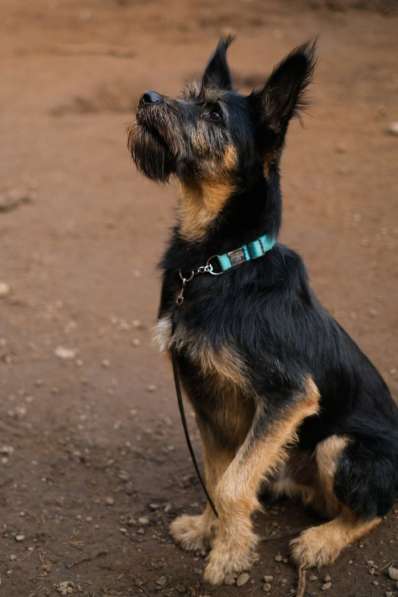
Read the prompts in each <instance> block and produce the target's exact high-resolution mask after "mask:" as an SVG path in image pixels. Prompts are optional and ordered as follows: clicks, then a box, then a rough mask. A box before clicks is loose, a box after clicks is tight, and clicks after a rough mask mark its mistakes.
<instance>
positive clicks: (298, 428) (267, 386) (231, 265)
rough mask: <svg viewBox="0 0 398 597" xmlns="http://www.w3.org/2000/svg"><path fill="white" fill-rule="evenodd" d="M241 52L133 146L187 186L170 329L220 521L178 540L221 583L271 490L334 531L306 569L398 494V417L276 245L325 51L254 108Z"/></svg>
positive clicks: (153, 97)
mask: <svg viewBox="0 0 398 597" xmlns="http://www.w3.org/2000/svg"><path fill="white" fill-rule="evenodd" d="M229 41H230V40H229V39H222V40H221V41H220V43H219V44H218V47H217V49H216V52H215V54H214V55H213V57H212V58H211V60H210V62H209V64H208V66H207V68H206V70H205V73H204V75H203V79H202V81H201V83H200V85H198V86H197V87H195V86H193V87H191V88H190V89H189V90H187V91H186V92H185V93H184V95H183V96H182V97H181V98H180V99H177V100H174V99H170V98H169V97H165V96H162V95H159V94H158V93H156V92H154V91H149V92H147V93H145V94H144V95H143V96H142V98H141V100H140V102H139V106H138V110H137V121H136V124H135V125H134V126H133V127H132V128H131V130H130V134H129V147H130V150H131V152H132V155H133V158H134V160H135V162H136V164H137V166H138V168H139V169H140V170H141V171H142V172H143V173H144V174H145V175H146V176H148V177H150V178H152V179H154V180H157V181H166V180H168V179H169V177H170V176H171V175H174V176H175V177H176V178H177V179H178V180H179V182H180V185H181V197H180V199H179V204H178V221H177V224H176V226H175V228H174V231H173V234H172V236H171V239H170V243H169V246H168V249H167V251H166V253H165V255H164V257H163V260H162V269H163V288H162V295H161V302H160V310H159V323H158V330H157V331H158V336H159V339H160V342H161V344H162V347H163V349H165V350H173V351H174V353H175V355H176V357H177V361H178V366H179V370H180V374H181V377H182V380H183V384H184V387H185V390H186V392H187V394H188V396H189V399H190V401H191V403H192V405H193V407H194V409H195V412H196V417H197V423H198V426H199V429H200V433H201V437H202V440H203V449H204V462H205V472H206V482H207V486H208V490H209V492H210V494H211V496H212V498H213V500H214V502H215V505H216V508H217V510H218V514H219V517H218V518H216V517H215V516H214V514H213V512H212V510H211V508H210V507H209V506H207V507H206V509H205V511H204V512H203V514H201V515H200V516H181V517H179V518H177V519H176V520H175V521H174V522H173V523H172V525H171V533H172V535H173V537H174V539H175V540H176V541H177V542H178V543H180V544H181V545H182V547H184V548H185V549H190V550H196V549H202V548H203V547H205V546H210V547H211V551H210V554H209V558H208V563H207V567H206V570H205V579H206V580H208V581H209V582H211V583H214V584H217V583H221V582H222V581H223V580H224V579H225V576H226V575H227V574H234V573H238V572H239V571H241V570H246V569H248V568H249V567H250V565H251V564H252V563H253V561H254V560H255V559H256V553H255V550H256V543H257V538H256V535H255V533H254V532H253V529H252V522H251V516H252V514H253V512H254V511H255V510H256V509H257V508H258V507H259V502H258V491H259V488H260V485H261V484H262V482H263V481H264V480H266V482H267V483H268V487H269V489H270V490H271V491H273V492H274V493H275V494H288V495H290V496H295V495H300V496H302V498H303V499H304V501H305V503H307V504H310V505H312V506H314V507H316V508H317V509H319V510H320V511H321V512H323V513H324V514H325V515H326V516H327V517H328V518H329V519H330V521H329V522H326V523H325V524H321V525H320V526H317V527H313V528H310V529H308V530H306V531H304V532H303V533H302V534H301V535H300V536H299V537H298V538H297V539H295V540H294V541H293V542H292V554H293V558H294V559H295V561H296V562H297V563H298V564H300V565H301V566H319V565H323V564H329V563H331V562H333V561H334V560H335V558H336V557H337V556H338V555H339V553H340V552H341V550H342V549H343V548H344V547H345V546H347V545H348V544H349V543H350V542H352V541H354V540H356V539H358V538H359V537H361V536H363V535H364V534H365V533H367V532H368V531H370V530H371V529H373V528H374V527H376V526H377V525H378V524H379V523H380V521H381V517H382V516H383V515H384V514H386V512H387V511H388V510H389V508H391V506H392V504H393V502H394V499H395V498H396V496H397V494H398V409H397V406H396V405H395V403H394V402H393V400H392V398H391V395H390V393H389V391H388V389H387V387H386V384H385V383H384V381H383V379H382V378H381V376H380V375H379V373H378V372H377V371H376V369H375V368H374V366H373V365H372V364H371V363H370V361H369V360H368V359H367V358H366V356H365V355H364V354H363V353H362V352H361V351H360V349H359V348H358V346H357V345H356V344H355V343H354V341H353V340H352V339H351V338H350V337H349V336H348V335H347V333H346V332H345V331H344V330H343V329H342V328H341V327H340V326H339V324H338V323H337V322H336V321H335V320H334V319H333V318H332V317H331V316H330V315H329V314H328V313H327V311H326V310H325V309H324V308H323V307H322V306H321V305H320V304H319V302H318V300H317V298H316V297H315V295H314V293H313V291H312V290H311V288H310V286H309V283H308V278H307V274H306V270H305V267H304V264H303V262H302V260H301V258H300V257H299V255H297V254H296V253H294V252H293V251H291V250H290V249H288V248H287V247H286V246H283V245H281V244H280V243H279V242H277V237H278V232H279V228H280V223H281V192H280V174H279V162H280V156H281V152H282V148H283V145H284V140H285V135H286V131H287V128H288V124H289V121H290V119H291V118H292V117H293V116H295V115H296V114H297V113H298V111H299V109H300V108H301V107H302V105H303V103H304V92H305V89H306V87H307V85H308V84H309V82H310V79H311V76H312V72H313V68H314V45H313V44H306V45H303V46H301V47H299V48H297V49H296V50H294V51H293V52H291V54H289V55H288V56H287V57H286V58H285V59H284V60H283V61H282V62H281V63H280V64H279V65H278V66H277V67H276V68H275V69H274V70H273V72H272V74H271V75H270V77H269V78H268V79H267V80H266V82H265V84H264V86H263V88H262V89H260V90H257V91H253V92H252V93H251V94H250V95H249V96H243V95H240V94H239V93H237V92H236V91H235V90H234V89H233V87H232V82H231V76H230V72H229V69H228V66H227V62H226V50H227V47H228V45H229ZM216 273H220V275H217V276H216V275H214V274H216ZM176 302H178V303H179V305H177V304H176Z"/></svg>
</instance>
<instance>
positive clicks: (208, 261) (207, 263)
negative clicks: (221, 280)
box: [204, 255, 224, 276]
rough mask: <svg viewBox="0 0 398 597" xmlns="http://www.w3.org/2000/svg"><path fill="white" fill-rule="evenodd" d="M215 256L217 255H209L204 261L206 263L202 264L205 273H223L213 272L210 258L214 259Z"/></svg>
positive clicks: (215, 274) (216, 274)
mask: <svg viewBox="0 0 398 597" xmlns="http://www.w3.org/2000/svg"><path fill="white" fill-rule="evenodd" d="M216 257H217V255H212V256H211V257H209V259H208V260H207V262H206V265H205V266H204V268H205V272H206V273H207V274H211V275H212V276H221V274H223V273H224V272H223V271H221V272H215V271H214V267H213V265H212V264H211V260H212V259H216Z"/></svg>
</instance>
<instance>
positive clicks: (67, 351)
mask: <svg viewBox="0 0 398 597" xmlns="http://www.w3.org/2000/svg"><path fill="white" fill-rule="evenodd" d="M54 354H55V356H56V357H58V358H59V359H63V360H65V361H67V360H70V359H74V358H75V356H76V350H74V349H73V348H66V346H57V348H56V349H55V350H54Z"/></svg>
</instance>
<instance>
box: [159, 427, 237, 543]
mask: <svg viewBox="0 0 398 597" xmlns="http://www.w3.org/2000/svg"><path fill="white" fill-rule="evenodd" d="M198 427H199V430H200V435H201V438H202V444H203V457H204V468H205V481H206V488H207V490H208V491H209V494H210V496H214V491H215V488H216V485H217V482H218V481H219V479H220V478H221V477H222V475H223V473H224V472H225V470H226V469H227V467H228V465H229V464H230V462H231V461H232V459H233V457H234V451H233V450H232V449H227V448H224V447H222V446H221V445H220V443H219V442H218V441H217V440H216V438H215V437H214V435H213V433H212V431H211V430H210V429H209V428H208V427H207V426H206V425H205V424H204V423H203V422H202V421H200V419H198ZM216 525H217V519H216V516H215V514H214V512H213V510H212V509H211V507H210V505H209V504H207V505H206V507H205V509H204V511H203V513H202V514H199V515H196V516H192V515H188V514H183V515H182V516H178V517H177V518H176V519H175V520H173V522H172V523H171V525H170V532H171V535H172V537H173V539H174V540H175V541H176V542H177V543H179V544H180V545H181V547H182V548H183V549H186V550H188V551H197V550H199V551H202V550H204V549H207V548H208V547H209V546H210V543H211V539H212V537H213V535H214V533H215V529H216Z"/></svg>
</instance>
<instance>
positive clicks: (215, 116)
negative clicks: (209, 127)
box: [203, 105, 223, 122]
mask: <svg viewBox="0 0 398 597" xmlns="http://www.w3.org/2000/svg"><path fill="white" fill-rule="evenodd" d="M203 118H205V119H206V120H209V121H210V122H222V121H223V114H222V112H221V108H220V106H217V105H214V106H211V107H209V106H208V107H207V108H206V109H205V111H204V112H203Z"/></svg>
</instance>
